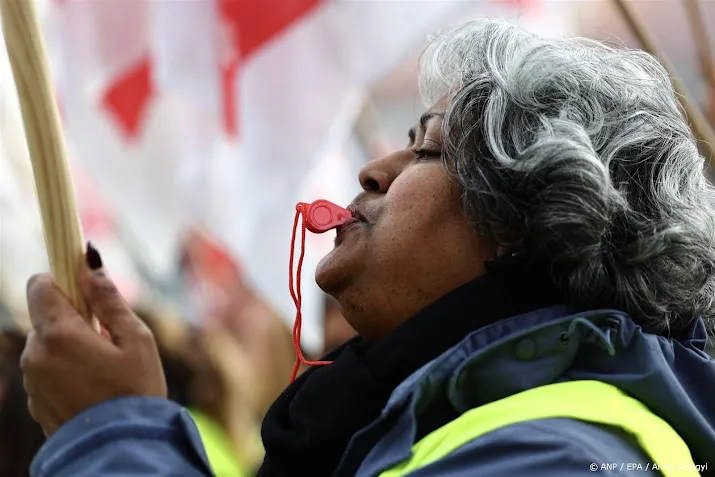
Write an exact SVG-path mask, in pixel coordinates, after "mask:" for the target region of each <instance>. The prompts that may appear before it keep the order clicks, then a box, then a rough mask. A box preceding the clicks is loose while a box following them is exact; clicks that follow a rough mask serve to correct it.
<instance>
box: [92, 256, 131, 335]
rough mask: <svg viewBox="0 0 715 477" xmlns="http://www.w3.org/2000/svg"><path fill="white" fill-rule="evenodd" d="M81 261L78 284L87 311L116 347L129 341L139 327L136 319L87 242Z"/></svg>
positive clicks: (100, 259) (99, 257) (99, 258)
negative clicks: (84, 265)
mask: <svg viewBox="0 0 715 477" xmlns="http://www.w3.org/2000/svg"><path fill="white" fill-rule="evenodd" d="M85 262H86V265H87V266H86V267H82V273H81V284H82V292H83V294H84V298H85V300H86V301H87V305H88V306H89V308H90V311H91V312H92V314H94V316H96V317H97V319H98V320H99V322H100V323H101V324H102V326H103V327H104V328H106V329H107V331H109V334H110V335H111V336H112V339H113V341H114V342H115V343H116V344H117V345H120V344H121V342H122V341H124V342H126V341H127V340H131V337H132V335H133V334H134V332H135V331H136V330H138V328H139V326H138V325H139V324H140V322H139V319H138V318H137V317H136V316H135V315H134V312H133V311H132V309H131V308H130V307H129V305H128V304H127V302H126V300H124V298H123V297H122V295H120V293H119V290H117V287H116V286H115V285H114V282H113V281H112V279H111V278H109V275H108V274H107V271H106V269H105V268H104V264H103V263H102V257H101V256H100V255H99V252H98V251H97V249H96V248H94V246H93V245H92V243H91V242H87V252H86V254H85Z"/></svg>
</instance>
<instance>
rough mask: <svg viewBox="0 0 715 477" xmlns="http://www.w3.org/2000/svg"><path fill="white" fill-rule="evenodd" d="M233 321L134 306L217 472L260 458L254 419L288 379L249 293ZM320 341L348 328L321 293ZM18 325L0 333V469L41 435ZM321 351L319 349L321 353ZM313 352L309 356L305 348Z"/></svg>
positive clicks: (277, 345)
mask: <svg viewBox="0 0 715 477" xmlns="http://www.w3.org/2000/svg"><path fill="white" fill-rule="evenodd" d="M252 300H253V301H254V302H253V303H247V304H246V306H245V307H244V311H245V312H246V313H247V314H248V316H236V320H232V323H233V324H234V326H229V325H227V324H226V323H224V324H220V323H212V324H210V325H206V326H196V325H191V324H189V323H190V320H187V319H181V317H177V316H174V315H173V314H172V313H170V312H167V311H165V310H163V309H162V308H161V307H160V306H155V307H150V306H144V307H142V308H137V309H136V310H135V311H136V313H137V315H138V316H140V317H141V318H142V319H143V320H144V321H145V323H146V324H147V325H148V326H149V328H150V329H151V330H152V332H153V333H154V336H155V338H156V340H157V344H158V347H159V353H160V356H161V359H162V362H163V365H164V373H165V376H166V380H167V384H168V390H169V398H170V399H171V400H173V401H175V402H177V403H179V404H180V405H182V406H183V407H185V408H186V409H187V410H188V411H189V412H190V413H191V415H192V417H193V418H194V421H195V422H196V425H197V427H198V428H199V432H200V433H201V436H202V439H203V441H204V446H205V448H206V452H207V454H208V456H209V460H210V461H211V463H212V465H213V467H214V470H215V472H216V475H217V476H218V477H242V476H251V475H253V474H254V472H255V471H256V470H257V468H258V466H259V465H260V463H261V461H262V458H263V448H262V445H261V438H260V423H261V420H262V418H263V415H264V414H265V412H266V411H267V410H268V407H269V406H270V404H271V402H272V401H273V400H274V399H275V398H276V397H277V396H278V394H279V393H280V392H281V391H282V390H283V388H284V387H285V386H286V385H287V384H288V380H289V378H290V374H291V370H292V367H293V364H294V359H295V354H294V351H293V344H292V339H291V334H290V330H289V329H288V327H287V326H286V325H285V323H284V321H282V320H281V319H279V318H278V317H277V316H276V315H275V314H274V313H272V312H271V311H270V308H269V307H268V306H267V305H266V304H265V303H262V302H261V301H260V300H258V299H257V298H255V297H254V298H252ZM324 326H325V347H324V350H323V352H327V351H329V350H331V349H332V348H334V347H336V346H338V345H340V344H341V343H343V342H344V341H346V340H347V339H349V338H351V337H352V336H353V335H354V333H355V332H354V331H353V330H352V328H351V327H350V326H349V325H348V324H347V323H346V322H345V320H344V318H343V317H342V315H341V314H340V311H339V309H338V307H337V306H336V304H335V302H334V301H332V299H331V298H327V297H326V300H325V314H324ZM25 339H26V333H25V332H24V331H23V330H21V329H19V328H14V329H6V330H4V331H2V332H1V333H0V476H2V477H26V476H27V475H28V473H29V466H30V463H31V461H32V458H33V456H34V455H35V453H36V452H37V451H38V450H39V449H40V447H41V446H42V444H43V442H44V440H45V438H44V435H43V433H42V430H41V429H40V427H39V426H38V425H37V424H36V423H35V422H34V421H33V420H32V417H31V416H30V414H29V412H28V409H27V395H26V394H25V391H24V389H23V379H22V373H21V370H20V358H21V354H22V350H23V347H24V344H25ZM321 354H322V353H321ZM312 357H313V358H315V357H316V356H312Z"/></svg>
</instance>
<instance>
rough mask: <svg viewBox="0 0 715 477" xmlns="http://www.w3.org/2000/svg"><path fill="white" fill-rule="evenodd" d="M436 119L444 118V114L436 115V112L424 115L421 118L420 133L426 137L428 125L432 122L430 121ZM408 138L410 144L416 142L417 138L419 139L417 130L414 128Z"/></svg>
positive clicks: (409, 132)
mask: <svg viewBox="0 0 715 477" xmlns="http://www.w3.org/2000/svg"><path fill="white" fill-rule="evenodd" d="M434 118H444V113H435V112H429V113H424V114H423V115H422V116H420V132H421V133H422V135H423V136H424V134H425V132H426V131H427V123H428V122H430V120H432V119H434ZM407 137H409V138H410V144H412V143H413V142H415V138H416V137H417V133H416V131H415V128H412V129H410V130H409V131H408V133H407Z"/></svg>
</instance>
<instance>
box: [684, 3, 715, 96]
mask: <svg viewBox="0 0 715 477" xmlns="http://www.w3.org/2000/svg"><path fill="white" fill-rule="evenodd" d="M683 3H684V4H685V13H686V14H687V16H688V22H689V23H690V31H691V32H692V33H693V41H694V42H695V49H696V51H697V52H698V61H699V63H700V70H701V72H702V74H703V76H704V77H705V81H706V82H707V83H708V88H710V89H711V90H712V89H715V58H713V51H712V48H711V46H710V36H709V35H708V29H707V25H706V24H705V16H704V14H703V10H702V8H701V6H700V0H683Z"/></svg>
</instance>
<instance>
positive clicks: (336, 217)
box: [288, 200, 352, 383]
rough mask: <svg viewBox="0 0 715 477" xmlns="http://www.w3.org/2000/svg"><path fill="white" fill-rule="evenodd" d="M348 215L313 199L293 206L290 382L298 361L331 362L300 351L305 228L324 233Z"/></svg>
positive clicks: (290, 272)
mask: <svg viewBox="0 0 715 477" xmlns="http://www.w3.org/2000/svg"><path fill="white" fill-rule="evenodd" d="M301 216H302V218H303V220H302V221H301V237H300V255H299V257H298V269H297V270H296V278H295V281H294V280H293V263H294V258H295V239H296V236H297V233H298V220H299V219H300V218H301ZM350 217H352V213H351V212H350V211H348V210H346V209H343V208H342V207H340V206H338V205H335V204H333V203H331V202H328V201H327V200H317V201H315V202H313V203H312V204H306V203H304V202H299V203H298V205H296V212H295V220H294V221H293V235H292V238H291V241H290V263H289V270H288V287H289V288H290V296H291V297H292V298H293V303H295V308H296V314H295V322H294V323H293V347H294V348H295V355H296V360H295V365H294V366H293V372H292V373H291V377H290V382H291V383H293V382H294V381H295V380H296V377H297V376H298V371H299V370H300V365H301V363H303V364H304V365H306V366H325V365H327V364H331V363H332V361H308V360H307V359H305V356H303V350H302V349H301V347H300V332H301V326H302V324H303V315H302V313H301V305H302V296H301V292H300V277H301V273H302V271H303V258H304V257H305V231H306V230H310V231H311V232H313V233H323V232H327V231H328V230H331V229H334V228H335V227H338V226H339V225H341V224H343V223H344V222H345V221H346V220H348V219H349V218H350ZM294 284H295V286H294Z"/></svg>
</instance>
